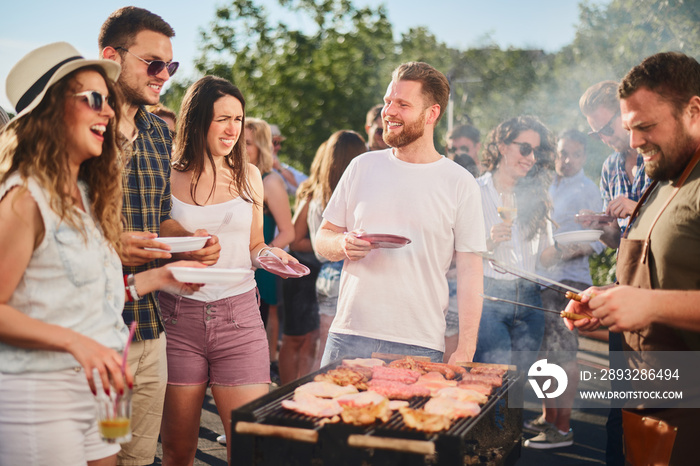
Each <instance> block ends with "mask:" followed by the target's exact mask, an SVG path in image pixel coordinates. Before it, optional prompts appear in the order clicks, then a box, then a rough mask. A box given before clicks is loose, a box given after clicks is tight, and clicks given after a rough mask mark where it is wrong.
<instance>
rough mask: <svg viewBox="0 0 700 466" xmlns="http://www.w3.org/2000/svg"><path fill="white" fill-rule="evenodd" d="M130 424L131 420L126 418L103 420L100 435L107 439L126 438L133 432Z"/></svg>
mask: <svg viewBox="0 0 700 466" xmlns="http://www.w3.org/2000/svg"><path fill="white" fill-rule="evenodd" d="M130 423H131V420H130V419H129V418H126V417H117V418H114V419H104V420H101V421H100V434H102V437H104V438H106V439H116V438H121V437H126V436H127V435H128V434H129V432H130V430H131V426H130V425H129V424H130Z"/></svg>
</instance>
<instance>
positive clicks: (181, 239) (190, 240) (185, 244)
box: [146, 236, 211, 254]
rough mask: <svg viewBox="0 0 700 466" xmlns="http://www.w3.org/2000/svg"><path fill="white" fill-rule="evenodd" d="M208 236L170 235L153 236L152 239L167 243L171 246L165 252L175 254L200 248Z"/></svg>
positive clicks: (155, 249)
mask: <svg viewBox="0 0 700 466" xmlns="http://www.w3.org/2000/svg"><path fill="white" fill-rule="evenodd" d="M209 238H211V236H171V237H164V238H154V239H153V240H154V241H158V242H159V243H163V244H167V245H168V246H170V247H171V248H172V249H170V251H167V252H169V253H171V254H175V253H177V252H190V251H197V250H198V249H202V248H203V247H204V245H205V244H206V242H207V240H208V239H209ZM146 249H148V250H149V251H165V249H158V248H146Z"/></svg>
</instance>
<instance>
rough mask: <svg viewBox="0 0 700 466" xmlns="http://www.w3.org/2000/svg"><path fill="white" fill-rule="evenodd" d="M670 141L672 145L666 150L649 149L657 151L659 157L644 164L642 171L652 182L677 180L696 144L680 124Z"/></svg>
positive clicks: (657, 147)
mask: <svg viewBox="0 0 700 466" xmlns="http://www.w3.org/2000/svg"><path fill="white" fill-rule="evenodd" d="M671 140H672V141H674V142H673V145H672V146H670V147H668V148H667V149H666V150H662V149H661V148H660V147H659V146H655V145H652V147H651V149H656V150H658V151H659V157H658V158H657V159H656V160H654V161H651V162H645V163H644V170H645V172H646V174H647V176H648V177H649V178H651V179H652V180H657V181H667V180H673V179H675V178H677V177H678V176H680V174H681V173H682V172H683V169H684V168H685V167H686V166H687V165H688V162H690V159H692V158H693V154H694V153H695V149H696V148H697V142H696V141H693V139H692V138H691V136H690V135H689V134H688V133H687V132H686V131H685V129H684V128H683V127H682V126H681V124H680V122H678V127H677V130H676V134H674V136H673V138H672V139H671Z"/></svg>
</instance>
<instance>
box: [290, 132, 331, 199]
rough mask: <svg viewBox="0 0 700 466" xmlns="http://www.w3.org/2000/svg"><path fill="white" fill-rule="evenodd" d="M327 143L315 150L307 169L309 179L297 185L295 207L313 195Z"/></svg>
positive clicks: (319, 176)
mask: <svg viewBox="0 0 700 466" xmlns="http://www.w3.org/2000/svg"><path fill="white" fill-rule="evenodd" d="M327 143H328V141H327V140H326V141H323V142H322V143H321V145H320V146H318V149H316V155H314V159H313V161H312V162H311V167H310V168H309V177H308V178H307V179H305V180H304V181H302V182H301V183H299V187H298V188H297V192H296V203H295V205H296V206H299V204H301V202H302V201H309V200H310V199H311V197H312V196H313V194H314V189H315V188H316V185H317V184H318V180H319V179H320V178H321V162H323V158H324V157H325V156H326V144H327Z"/></svg>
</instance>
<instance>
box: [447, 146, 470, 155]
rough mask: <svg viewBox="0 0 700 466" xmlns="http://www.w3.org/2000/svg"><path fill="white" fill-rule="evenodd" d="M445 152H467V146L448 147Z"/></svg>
mask: <svg viewBox="0 0 700 466" xmlns="http://www.w3.org/2000/svg"><path fill="white" fill-rule="evenodd" d="M447 152H448V153H450V154H467V155H468V154H469V147H467V146H453V147H448V148H447Z"/></svg>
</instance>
